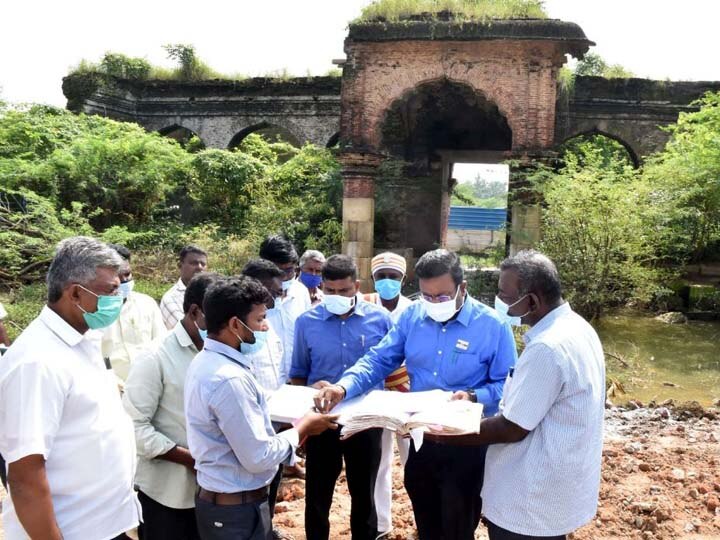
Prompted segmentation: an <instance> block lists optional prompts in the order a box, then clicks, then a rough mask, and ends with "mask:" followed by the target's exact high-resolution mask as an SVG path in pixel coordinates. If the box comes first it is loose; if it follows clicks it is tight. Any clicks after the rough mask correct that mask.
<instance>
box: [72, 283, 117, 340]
mask: <svg viewBox="0 0 720 540" xmlns="http://www.w3.org/2000/svg"><path fill="white" fill-rule="evenodd" d="M78 287H80V288H81V289H83V290H85V291H87V292H89V293H90V294H92V295H93V296H95V297H96V298H97V299H98V300H97V310H96V311H95V312H94V313H88V312H87V311H85V310H84V309H83V308H82V306H81V305H80V304H77V307H79V308H80V311H82V312H83V319H85V324H87V325H88V328H90V329H91V330H99V329H100V328H105V327H108V326H110V325H111V324H112V323H114V322H115V321H116V320H117V318H118V317H119V316H120V310H121V309H122V305H123V297H122V296H120V295H117V296H107V295H99V294H95V293H94V292H92V291H91V290H89V289H86V288H85V287H83V286H82V285H80V284H78Z"/></svg>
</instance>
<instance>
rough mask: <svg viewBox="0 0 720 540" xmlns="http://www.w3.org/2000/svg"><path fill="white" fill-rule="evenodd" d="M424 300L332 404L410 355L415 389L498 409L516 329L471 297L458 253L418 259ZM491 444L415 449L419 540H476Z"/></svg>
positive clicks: (409, 479)
mask: <svg viewBox="0 0 720 540" xmlns="http://www.w3.org/2000/svg"><path fill="white" fill-rule="evenodd" d="M415 274H416V275H417V277H418V278H419V282H420V291H421V293H422V294H421V301H420V302H416V303H414V304H413V305H412V306H410V307H409V308H408V309H406V310H405V312H404V313H403V314H402V315H401V316H400V319H399V320H398V322H397V324H396V325H395V326H393V328H392V329H391V330H390V332H389V333H388V335H387V336H386V337H385V338H384V339H383V340H382V341H381V342H380V344H379V345H378V346H377V347H374V348H373V349H372V350H370V351H369V352H368V353H367V354H366V355H365V356H364V357H363V358H361V359H360V360H358V361H357V363H356V364H355V365H354V366H353V367H351V368H349V369H348V370H347V371H345V373H344V374H343V376H342V378H340V380H339V381H338V382H337V384H335V385H332V386H328V387H325V388H323V389H322V390H321V393H320V394H319V395H318V397H319V398H321V399H324V400H326V402H330V405H331V406H334V404H335V403H337V402H339V401H340V400H342V399H344V398H352V397H354V396H357V395H359V394H363V393H365V392H367V391H368V390H370V389H371V388H373V387H374V386H375V385H376V384H378V383H379V382H380V381H382V380H383V379H384V378H385V377H386V376H387V375H388V374H390V373H391V372H392V371H393V370H395V369H397V368H398V367H399V366H400V364H401V363H402V361H403V359H405V360H406V365H407V370H408V375H409V376H410V390H411V391H412V392H418V391H422V390H432V389H442V390H453V391H455V397H456V398H464V399H471V400H472V401H477V402H479V403H482V404H483V405H484V407H485V414H486V415H493V414H496V413H497V411H498V404H499V402H500V398H501V397H502V391H503V384H504V382H505V379H506V377H507V375H508V372H509V370H510V368H511V367H512V366H513V365H514V364H515V360H516V359H517V352H516V349H515V341H514V339H513V335H512V332H511V330H510V326H509V324H508V323H507V322H503V320H502V319H501V318H500V317H499V316H498V314H497V313H496V312H495V310H493V309H491V308H489V307H487V306H485V305H483V304H482V303H480V302H478V301H477V300H475V299H473V298H471V297H470V296H469V295H468V294H467V282H466V281H464V279H463V270H462V268H461V267H460V260H459V258H458V257H457V255H456V254H454V253H452V252H449V251H447V250H444V249H438V250H435V251H430V252H428V253H426V254H425V255H423V256H422V257H421V258H420V260H418V262H417V265H416V267H415ZM486 450H487V447H486V446H481V447H474V448H473V447H454V446H448V445H442V444H439V443H435V442H433V441H426V442H425V443H424V444H423V446H422V448H421V449H420V450H419V451H417V450H416V449H415V448H414V446H413V447H412V448H411V450H410V456H409V457H408V461H407V464H406V465H405V488H406V489H407V492H408V495H409V496H410V500H411V501H412V504H413V511H414V514H415V523H416V524H417V527H418V533H419V536H420V540H438V539H442V538H452V539H460V540H465V539H467V540H471V539H472V538H473V537H474V531H475V529H476V528H477V525H478V523H479V522H480V515H481V503H480V490H481V488H482V481H483V470H484V465H485V452H486Z"/></svg>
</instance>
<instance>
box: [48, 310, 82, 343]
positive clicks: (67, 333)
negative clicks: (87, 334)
mask: <svg viewBox="0 0 720 540" xmlns="http://www.w3.org/2000/svg"><path fill="white" fill-rule="evenodd" d="M40 320H41V321H42V322H43V323H44V324H45V326H47V327H48V328H49V329H50V330H52V331H53V333H54V334H55V335H57V337H59V338H60V339H62V340H63V341H64V342H65V343H67V344H68V346H70V347H74V346H75V345H77V344H78V343H80V342H81V341H82V340H83V337H84V336H83V334H81V333H80V332H78V331H77V330H75V329H74V328H73V327H72V326H70V325H69V324H68V323H67V321H66V320H65V319H63V318H62V317H61V316H60V315H58V314H57V313H56V312H55V311H53V310H52V309H50V307H49V306H45V307H43V308H42V311H41V312H40Z"/></svg>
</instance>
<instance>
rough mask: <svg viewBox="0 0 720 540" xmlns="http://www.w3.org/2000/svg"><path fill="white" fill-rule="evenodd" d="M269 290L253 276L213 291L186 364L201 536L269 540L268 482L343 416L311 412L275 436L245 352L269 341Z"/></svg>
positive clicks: (212, 539)
mask: <svg viewBox="0 0 720 540" xmlns="http://www.w3.org/2000/svg"><path fill="white" fill-rule="evenodd" d="M269 301H270V294H269V293H268V291H267V290H266V289H265V287H263V285H262V284H261V283H260V282H259V281H257V280H255V279H252V278H230V279H225V280H221V281H219V282H218V283H216V284H215V285H213V286H212V287H211V288H210V289H208V291H207V293H206V295H205V299H204V301H203V311H204V313H205V321H206V326H207V331H208V336H207V338H206V340H205V345H204V348H203V350H202V352H200V353H199V354H198V355H197V356H196V357H195V359H194V360H193V362H192V364H191V365H190V368H189V369H188V373H187V379H186V383H185V415H186V419H187V438H188V446H189V448H190V453H191V454H192V456H193V457H194V458H195V469H196V470H197V481H198V484H199V486H200V490H199V492H198V495H197V497H196V500H195V513H196V517H197V524H198V531H199V533H200V537H201V538H202V539H203V540H225V539H232V540H270V539H271V538H272V528H271V524H270V512H269V509H268V485H269V484H270V482H271V481H272V479H273V477H274V476H275V474H276V473H277V468H278V466H279V465H280V464H281V463H289V462H290V461H292V459H293V456H294V455H295V448H296V447H297V446H298V444H299V441H300V440H301V439H304V438H305V437H307V436H310V435H316V434H319V433H322V432H323V431H325V430H326V429H328V428H335V427H337V426H336V425H335V424H334V421H335V420H336V419H337V417H332V416H324V415H320V414H318V413H308V414H307V415H305V416H304V417H303V418H301V419H300V420H299V421H298V422H297V424H296V426H295V427H294V428H293V429H289V430H287V431H284V432H282V433H279V434H275V431H274V430H273V428H272V425H271V423H270V415H269V413H268V407H267V402H266V400H265V393H264V391H263V390H262V389H261V387H260V386H259V385H258V383H257V381H256V380H255V378H254V376H253V375H252V372H251V366H250V365H249V363H248V361H247V359H246V358H245V356H244V354H242V353H250V352H254V351H257V350H258V349H261V348H262V347H263V346H264V345H265V341H266V334H265V333H266V332H267V323H266V322H265V312H266V310H267V308H266V307H265V304H266V303H268V302H269Z"/></svg>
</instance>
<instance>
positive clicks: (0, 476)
mask: <svg viewBox="0 0 720 540" xmlns="http://www.w3.org/2000/svg"><path fill="white" fill-rule="evenodd" d="M0 481H2V485H3V487H4V488H5V491H7V471H6V470H5V460H4V459H3V457H2V456H0Z"/></svg>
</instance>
